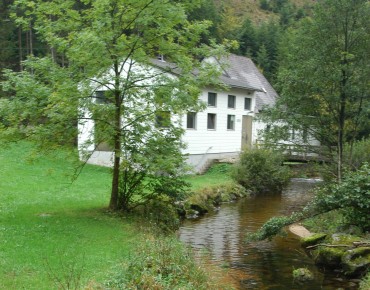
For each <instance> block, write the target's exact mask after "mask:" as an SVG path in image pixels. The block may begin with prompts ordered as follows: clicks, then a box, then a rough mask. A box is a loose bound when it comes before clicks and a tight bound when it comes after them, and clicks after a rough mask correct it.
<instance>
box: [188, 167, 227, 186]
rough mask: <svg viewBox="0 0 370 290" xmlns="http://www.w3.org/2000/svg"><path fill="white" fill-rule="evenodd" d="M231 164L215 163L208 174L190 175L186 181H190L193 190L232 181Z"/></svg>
mask: <svg viewBox="0 0 370 290" xmlns="http://www.w3.org/2000/svg"><path fill="white" fill-rule="evenodd" d="M230 170H231V164H226V163H219V164H215V165H213V166H212V167H211V168H210V169H209V170H208V171H207V173H206V174H203V175H189V176H187V177H186V181H187V182H189V183H190V185H191V187H192V189H193V190H197V189H201V188H206V187H212V186H217V185H222V184H227V183H231V182H232V180H231V177H230Z"/></svg>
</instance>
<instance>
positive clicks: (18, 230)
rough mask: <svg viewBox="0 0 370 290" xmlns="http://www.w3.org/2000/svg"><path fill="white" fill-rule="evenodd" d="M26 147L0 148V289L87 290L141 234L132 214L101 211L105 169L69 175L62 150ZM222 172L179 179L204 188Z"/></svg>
mask: <svg viewBox="0 0 370 290" xmlns="http://www.w3.org/2000/svg"><path fill="white" fill-rule="evenodd" d="M34 150H35V148H34V147H33V146H32V145H30V144H29V143H18V144H14V145H12V146H9V147H6V148H2V149H1V150H0V289H7V290H8V289H17V290H18V289H82V288H90V289H92V288H96V287H97V285H102V283H105V282H107V281H111V279H112V277H116V275H117V274H118V275H124V274H123V273H122V271H121V269H122V266H121V265H122V264H125V263H126V264H127V261H130V260H131V261H132V260H135V259H136V258H135V257H136V255H137V254H136V253H135V250H136V249H137V247H138V246H140V245H142V244H143V243H145V239H146V238H147V236H146V234H145V232H144V231H142V229H141V228H140V227H138V224H139V221H140V219H137V218H135V217H132V216H131V217H129V216H128V217H125V216H119V215H116V214H112V213H109V212H108V211H107V210H106V208H107V204H108V201H109V191H110V180H111V175H110V169H108V168H102V167H97V166H90V165H86V166H85V168H84V170H83V171H82V172H81V174H80V175H79V176H78V178H77V179H76V180H75V181H74V182H72V179H71V176H72V175H73V173H74V172H75V168H76V163H74V162H72V161H70V159H69V158H68V154H67V152H64V151H61V150H56V151H54V153H53V154H51V155H47V156H44V155H42V154H37V152H36V154H35V151H34ZM37 155H40V156H37ZM36 157H37V158H36ZM229 171H230V165H225V164H220V165H216V166H215V167H213V168H212V169H211V170H210V171H209V172H208V173H207V174H205V175H197V176H188V177H187V180H188V181H189V182H190V183H191V184H192V187H193V189H200V188H206V187H209V186H211V185H218V184H224V183H228V182H230V176H229ZM180 254H181V253H180ZM184 267H189V271H192V270H191V267H194V265H193V266H192V265H191V263H190V264H188V265H187V266H184ZM196 268H197V269H199V270H200V268H199V267H197V266H196ZM117 269H118V270H117ZM171 275H172V274H171ZM200 275H201V274H200ZM194 276H195V278H196V275H194ZM200 280H201V279H200ZM189 283H190V282H189Z"/></svg>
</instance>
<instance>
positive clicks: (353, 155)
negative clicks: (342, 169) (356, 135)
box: [344, 138, 370, 170]
mask: <svg viewBox="0 0 370 290" xmlns="http://www.w3.org/2000/svg"><path fill="white" fill-rule="evenodd" d="M344 162H345V165H346V166H347V167H349V168H351V169H353V170H356V169H358V168H360V167H361V166H362V165H363V164H364V163H365V162H367V163H369V164H370V138H367V139H362V140H357V141H355V142H354V143H353V144H352V145H351V144H346V146H345V148H344Z"/></svg>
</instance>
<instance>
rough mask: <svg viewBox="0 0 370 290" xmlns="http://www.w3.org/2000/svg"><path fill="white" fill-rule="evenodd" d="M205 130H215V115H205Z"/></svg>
mask: <svg viewBox="0 0 370 290" xmlns="http://www.w3.org/2000/svg"><path fill="white" fill-rule="evenodd" d="M207 129H208V130H216V114H211V113H209V114H208V115H207Z"/></svg>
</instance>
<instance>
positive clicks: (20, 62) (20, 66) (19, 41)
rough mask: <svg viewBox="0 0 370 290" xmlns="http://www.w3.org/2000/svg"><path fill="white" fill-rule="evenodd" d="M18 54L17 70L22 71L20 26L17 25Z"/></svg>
mask: <svg viewBox="0 0 370 290" xmlns="http://www.w3.org/2000/svg"><path fill="white" fill-rule="evenodd" d="M18 55H19V70H20V71H23V64H22V61H23V53H22V28H21V26H19V27H18Z"/></svg>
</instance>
